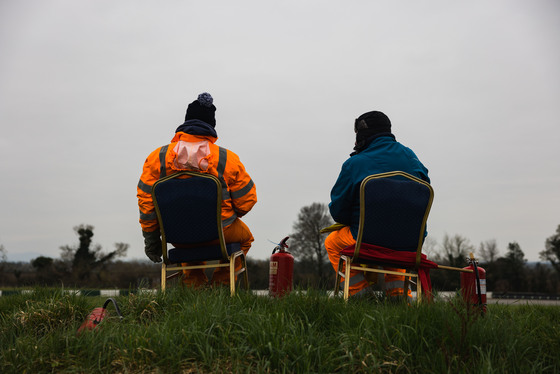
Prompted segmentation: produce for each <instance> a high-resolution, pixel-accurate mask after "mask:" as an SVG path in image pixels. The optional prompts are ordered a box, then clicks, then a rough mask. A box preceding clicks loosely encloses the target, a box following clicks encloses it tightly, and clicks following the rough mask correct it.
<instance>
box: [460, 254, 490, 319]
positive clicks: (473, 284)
mask: <svg viewBox="0 0 560 374" xmlns="http://www.w3.org/2000/svg"><path fill="white" fill-rule="evenodd" d="M469 256H470V257H469V258H468V259H467V260H468V261H469V266H467V267H465V268H463V269H469V270H472V271H473V272H472V273H471V272H461V293H462V295H463V300H465V302H466V303H470V304H472V305H476V306H478V307H479V308H480V310H481V312H482V313H483V314H484V313H486V270H484V269H483V268H481V267H480V266H478V261H477V260H476V259H475V258H474V256H473V254H472V253H471V254H470V255H469Z"/></svg>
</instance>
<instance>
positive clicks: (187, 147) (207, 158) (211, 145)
mask: <svg viewBox="0 0 560 374" xmlns="http://www.w3.org/2000/svg"><path fill="white" fill-rule="evenodd" d="M213 101H214V100H213V98H212V96H211V95H210V94H208V93H206V92H205V93H202V94H200V95H198V98H197V100H195V101H193V102H192V103H190V104H189V105H188V108H187V113H186V115H185V122H184V123H183V124H182V125H180V126H179V127H178V128H177V130H176V131H175V135H174V136H173V139H171V143H170V144H168V145H164V146H163V147H160V148H158V149H156V150H154V151H153V152H152V153H150V155H149V156H148V158H147V159H146V161H145V162H144V167H143V170H142V175H141V177H140V181H139V182H138V186H137V197H138V206H139V208H140V225H141V226H142V234H143V236H144V247H145V252H146V255H147V256H148V258H149V259H150V260H152V261H153V262H161V256H162V253H161V237H160V230H159V225H158V221H157V216H156V212H155V208H154V203H153V201H152V195H151V190H152V186H153V184H154V183H155V182H156V181H157V180H158V179H160V178H162V177H165V176H166V175H169V174H173V173H177V172H180V171H183V170H195V171H201V172H205V173H209V174H212V175H214V176H216V177H218V179H219V180H220V181H221V183H222V186H223V188H224V190H223V191H224V194H223V202H222V225H223V227H224V239H225V241H226V243H231V242H240V243H241V249H242V250H243V252H244V253H245V254H247V252H248V251H249V248H251V243H252V242H253V241H254V238H253V235H252V233H251V231H250V230H249V228H248V227H247V225H246V224H245V223H244V222H243V221H241V219H240V218H241V217H243V216H244V215H245V214H247V213H248V212H249V211H250V210H251V209H252V208H253V206H254V205H255V203H256V202H257V192H256V187H255V184H254V182H253V180H252V179H251V177H250V176H249V174H248V173H247V171H246V170H245V167H244V166H243V164H242V163H241V161H240V160H239V157H238V156H237V154H235V153H234V152H232V151H230V150H228V149H225V148H223V147H220V146H218V145H216V144H215V143H216V140H217V139H218V135H217V133H216V129H215V126H216V119H215V112H216V107H215V106H214V104H213ZM240 266H241V263H240V262H239V264H237V265H236V267H237V268H238V269H239V268H240ZM183 281H184V283H185V284H187V285H191V286H202V285H205V284H207V282H208V278H207V277H206V275H205V273H204V271H203V270H202V269H196V270H184V276H183ZM228 282H229V271H228V270H227V268H218V269H217V270H216V271H214V274H213V275H212V280H211V283H212V284H226V283H228Z"/></svg>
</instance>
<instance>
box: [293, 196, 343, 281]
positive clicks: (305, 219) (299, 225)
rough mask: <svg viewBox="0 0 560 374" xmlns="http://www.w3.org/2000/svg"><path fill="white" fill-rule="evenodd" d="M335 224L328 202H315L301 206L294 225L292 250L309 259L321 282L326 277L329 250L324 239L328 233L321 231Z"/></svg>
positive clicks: (297, 255)
mask: <svg viewBox="0 0 560 374" xmlns="http://www.w3.org/2000/svg"><path fill="white" fill-rule="evenodd" d="M331 224H333V220H332V218H331V215H330V213H329V208H328V206H327V205H326V204H322V203H313V204H311V205H309V206H304V207H303V208H301V210H300V211H299V214H298V218H297V221H296V222H295V223H294V225H293V230H294V233H293V234H291V235H290V239H291V243H290V252H291V253H292V254H293V255H294V257H296V258H298V259H301V260H302V261H309V262H310V263H311V264H312V265H313V266H314V267H315V269H316V274H317V277H318V278H319V282H324V279H325V271H324V270H325V264H326V262H327V251H326V250H325V245H324V241H325V240H324V239H325V236H326V234H321V233H320V232H319V231H320V230H321V229H322V228H325V227H327V226H329V225H331Z"/></svg>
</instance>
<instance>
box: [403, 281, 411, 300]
mask: <svg viewBox="0 0 560 374" xmlns="http://www.w3.org/2000/svg"><path fill="white" fill-rule="evenodd" d="M409 286H410V277H404V287H403V299H404V301H405V302H408V287H409Z"/></svg>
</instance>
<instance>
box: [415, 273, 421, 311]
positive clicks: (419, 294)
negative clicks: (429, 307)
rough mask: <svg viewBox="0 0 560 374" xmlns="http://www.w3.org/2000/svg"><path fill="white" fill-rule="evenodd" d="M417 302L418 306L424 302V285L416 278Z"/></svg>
mask: <svg viewBox="0 0 560 374" xmlns="http://www.w3.org/2000/svg"><path fill="white" fill-rule="evenodd" d="M416 301H417V303H418V304H420V303H421V302H422V283H421V282H420V277H416Z"/></svg>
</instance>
